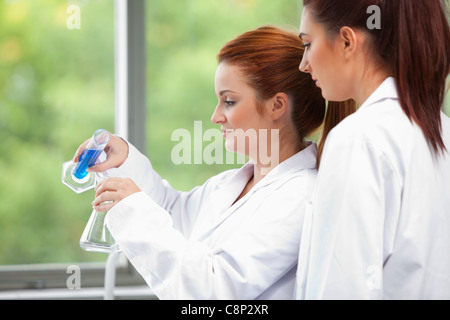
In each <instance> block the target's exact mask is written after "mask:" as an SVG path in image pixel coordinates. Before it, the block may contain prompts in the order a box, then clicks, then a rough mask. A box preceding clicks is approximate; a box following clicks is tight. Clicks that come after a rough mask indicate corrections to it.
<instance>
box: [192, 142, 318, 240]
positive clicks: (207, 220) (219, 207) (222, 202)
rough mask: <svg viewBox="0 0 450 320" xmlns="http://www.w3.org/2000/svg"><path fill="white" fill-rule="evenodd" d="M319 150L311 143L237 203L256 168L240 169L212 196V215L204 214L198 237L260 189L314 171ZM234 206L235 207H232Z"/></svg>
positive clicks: (217, 224)
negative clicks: (298, 172)
mask: <svg viewBox="0 0 450 320" xmlns="http://www.w3.org/2000/svg"><path fill="white" fill-rule="evenodd" d="M316 153H317V147H316V145H315V144H311V145H310V146H309V147H307V148H306V149H304V150H302V151H300V152H299V153H297V154H296V155H294V156H292V157H291V158H289V159H287V160H285V161H284V162H282V163H280V164H279V165H278V166H276V167H275V168H274V169H272V170H271V171H270V172H269V173H268V174H267V175H266V176H265V177H264V178H263V179H262V180H261V181H259V182H258V183H257V184H256V185H255V186H254V187H253V188H252V189H251V190H250V192H249V193H247V194H246V195H245V196H244V197H243V198H241V199H239V201H237V202H236V203H234V202H235V201H236V199H237V197H238V196H239V195H240V194H241V193H242V191H243V189H244V187H245V186H246V184H247V183H248V181H249V180H250V178H251V177H252V175H253V169H254V165H253V163H252V162H251V161H250V162H248V163H247V164H245V165H244V166H243V167H242V168H241V169H239V170H238V171H237V172H236V173H235V174H234V175H233V176H232V177H230V179H229V180H228V181H227V182H226V183H224V184H223V185H221V186H218V189H217V190H215V191H213V192H212V193H211V195H210V201H209V212H205V213H206V215H205V217H203V219H202V220H203V222H202V223H201V227H200V228H198V229H197V230H196V234H197V236H198V237H205V236H207V235H209V234H210V233H211V232H212V231H213V230H215V229H216V228H217V227H218V226H219V225H220V224H221V223H222V222H223V221H225V220H226V219H227V218H228V217H229V216H230V215H232V214H233V213H234V212H236V210H238V209H239V208H240V207H242V206H243V205H244V204H245V203H246V202H247V201H249V199H250V197H251V196H252V195H253V194H254V193H255V192H257V191H258V190H260V189H262V188H264V187H266V186H269V185H271V184H272V183H274V182H275V181H278V180H280V179H281V180H282V181H286V179H287V177H289V176H290V175H292V174H293V173H294V172H296V171H299V170H303V169H311V168H315V165H316ZM233 203H234V204H233Z"/></svg>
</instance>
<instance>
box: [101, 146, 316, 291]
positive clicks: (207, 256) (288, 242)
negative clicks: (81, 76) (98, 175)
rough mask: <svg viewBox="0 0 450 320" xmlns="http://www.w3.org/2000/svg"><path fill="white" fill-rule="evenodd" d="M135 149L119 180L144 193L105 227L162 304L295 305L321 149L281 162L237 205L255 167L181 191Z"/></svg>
mask: <svg viewBox="0 0 450 320" xmlns="http://www.w3.org/2000/svg"><path fill="white" fill-rule="evenodd" d="M129 146H130V152H129V156H128V159H127V160H126V161H125V163H124V164H123V165H122V166H121V167H120V168H119V169H118V171H117V172H115V173H114V175H119V176H130V177H131V178H132V179H133V180H134V181H135V183H136V184H137V185H138V186H139V187H140V188H141V190H142V191H143V192H139V193H136V194H133V195H131V196H129V197H127V198H125V199H124V200H122V201H120V202H119V203H118V204H117V205H116V206H115V207H113V208H112V209H111V210H110V211H109V212H108V214H107V216H106V221H107V225H108V228H109V229H110V231H111V233H112V235H113V237H114V238H115V239H116V241H117V242H118V244H119V246H120V248H121V249H122V250H123V252H124V253H125V255H126V256H127V257H128V259H129V260H130V262H131V263H132V264H133V266H134V267H135V268H136V270H137V271H138V272H139V273H140V274H141V275H142V276H143V278H144V279H145V281H146V282H147V283H148V285H149V286H150V287H151V288H152V289H153V291H154V292H155V293H156V295H157V296H158V297H159V298H160V299H292V298H293V296H294V287H295V273H296V269H297V268H296V266H297V261H298V250H299V244H300V237H301V230H302V225H303V217H304V214H303V211H302V210H301V208H302V206H303V205H304V204H305V203H306V202H308V201H309V199H310V197H311V193H312V190H313V187H314V183H315V177H316V169H315V163H316V146H315V144H311V145H310V146H309V147H308V148H306V149H305V150H303V151H301V152H299V153H297V154H296V155H294V156H292V157H291V158H289V159H287V160H286V161H284V162H282V163H280V164H279V165H278V166H277V167H276V168H274V169H273V170H272V171H270V173H269V174H268V175H267V176H265V177H264V178H263V179H262V180H261V181H260V182H258V183H257V184H256V185H255V186H254V187H253V188H252V190H251V191H250V192H249V193H248V194H246V195H245V196H244V197H243V198H242V199H240V200H239V201H237V202H236V203H235V204H233V202H234V201H235V200H236V198H237V197H238V196H239V195H240V194H241V192H242V190H243V188H244V186H245V185H246V184H247V182H248V181H249V179H250V178H251V176H252V175H253V164H252V163H251V162H249V163H247V164H245V165H244V166H243V167H242V168H240V169H234V170H230V171H226V172H223V173H221V174H219V175H217V176H214V177H212V178H210V179H209V180H208V181H207V182H206V183H205V184H204V185H202V186H199V187H196V188H194V189H193V190H191V191H190V192H179V191H176V190H174V189H173V188H172V187H171V186H170V185H169V183H168V182H167V181H165V180H162V179H161V177H160V176H159V175H158V174H157V173H156V172H155V171H154V170H153V169H152V167H151V164H150V162H149V160H148V159H147V158H146V157H145V156H143V155H142V154H140V153H139V152H138V151H137V150H136V149H135V148H134V147H133V146H132V145H131V144H129Z"/></svg>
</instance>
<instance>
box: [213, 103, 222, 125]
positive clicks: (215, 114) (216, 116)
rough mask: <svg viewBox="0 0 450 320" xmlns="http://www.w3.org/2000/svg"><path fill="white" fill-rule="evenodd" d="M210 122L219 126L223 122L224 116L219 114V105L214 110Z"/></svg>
mask: <svg viewBox="0 0 450 320" xmlns="http://www.w3.org/2000/svg"><path fill="white" fill-rule="evenodd" d="M211 122H212V123H215V124H221V123H223V122H225V115H224V114H223V113H222V112H221V110H220V105H217V106H216V109H215V110H214V112H213V114H212V116H211Z"/></svg>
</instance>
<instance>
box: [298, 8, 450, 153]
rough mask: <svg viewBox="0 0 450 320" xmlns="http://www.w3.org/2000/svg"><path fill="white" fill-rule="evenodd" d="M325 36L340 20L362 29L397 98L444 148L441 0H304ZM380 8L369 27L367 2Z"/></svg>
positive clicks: (448, 39)
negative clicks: (376, 22)
mask: <svg viewBox="0 0 450 320" xmlns="http://www.w3.org/2000/svg"><path fill="white" fill-rule="evenodd" d="M303 5H304V6H305V7H308V9H310V11H311V13H312V16H313V17H314V20H315V21H316V22H318V23H321V24H322V25H324V27H325V29H326V30H327V33H328V34H329V36H330V37H333V36H335V35H337V34H338V33H339V30H340V28H341V27H343V26H348V27H351V28H357V29H359V30H363V31H364V32H366V34H368V35H369V36H370V38H371V46H372V48H371V49H373V50H371V51H373V52H376V54H377V56H375V58H377V59H378V60H380V61H381V63H382V64H383V66H384V67H385V68H387V70H388V71H389V72H390V73H391V74H392V75H393V77H394V78H395V83H396V87H397V90H398V94H399V99H400V104H401V107H402V109H403V111H404V112H405V114H406V115H407V116H408V118H409V119H410V120H411V121H413V122H415V123H416V124H417V125H418V126H419V127H420V128H421V129H422V131H423V133H424V135H425V137H426V139H427V140H428V142H429V143H430V145H431V146H432V148H433V149H434V151H435V152H436V153H439V151H441V152H444V151H445V150H446V148H445V145H444V142H443V139H442V126H441V116H440V112H441V109H442V106H443V102H444V96H445V92H446V88H445V85H446V84H445V81H446V78H447V76H448V74H449V73H450V55H449V52H450V27H449V23H448V18H447V16H446V13H448V5H447V4H446V3H445V1H443V0H390V1H386V0H340V1H335V0H304V1H303ZM371 5H376V6H378V7H379V8H380V12H381V14H380V23H381V25H380V28H379V29H377V28H373V29H369V28H368V27H367V19H368V18H369V14H368V13H367V11H368V8H369V7H370V6H371Z"/></svg>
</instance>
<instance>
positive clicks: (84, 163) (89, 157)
mask: <svg viewBox="0 0 450 320" xmlns="http://www.w3.org/2000/svg"><path fill="white" fill-rule="evenodd" d="M100 153H102V150H92V149H85V150H84V151H83V153H82V154H81V156H80V161H78V163H77V166H76V167H75V169H74V171H73V175H74V176H75V178H77V179H80V180H81V179H83V178H85V177H86V176H87V174H88V172H87V171H86V169H87V168H89V167H92V166H93V165H94V164H95V162H96V161H97V158H98V157H99V156H100Z"/></svg>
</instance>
